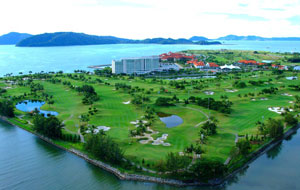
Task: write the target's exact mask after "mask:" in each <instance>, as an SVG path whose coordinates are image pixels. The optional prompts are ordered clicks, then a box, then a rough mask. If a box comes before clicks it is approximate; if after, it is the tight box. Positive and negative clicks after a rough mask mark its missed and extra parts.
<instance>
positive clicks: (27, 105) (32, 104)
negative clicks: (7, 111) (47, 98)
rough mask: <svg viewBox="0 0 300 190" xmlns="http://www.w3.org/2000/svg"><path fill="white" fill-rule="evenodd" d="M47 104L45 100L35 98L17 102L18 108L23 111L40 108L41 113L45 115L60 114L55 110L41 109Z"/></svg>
mask: <svg viewBox="0 0 300 190" xmlns="http://www.w3.org/2000/svg"><path fill="white" fill-rule="evenodd" d="M44 104H45V102H42V101H34V100H24V101H22V102H19V103H17V104H16V108H17V109H18V110H20V111H23V112H33V111H35V110H38V111H39V113H40V114H43V115H44V116H45V117H47V116H50V115H54V116H56V115H58V113H57V112H55V111H46V110H41V107H42V106H43V105H44Z"/></svg>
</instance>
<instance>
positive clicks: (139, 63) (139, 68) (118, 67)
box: [112, 56, 160, 74]
mask: <svg viewBox="0 0 300 190" xmlns="http://www.w3.org/2000/svg"><path fill="white" fill-rule="evenodd" d="M159 66H160V62H159V57H158V56H149V57H137V58H124V59H121V60H113V61H112V73H114V74H122V73H124V74H145V73H149V72H152V71H157V70H159Z"/></svg>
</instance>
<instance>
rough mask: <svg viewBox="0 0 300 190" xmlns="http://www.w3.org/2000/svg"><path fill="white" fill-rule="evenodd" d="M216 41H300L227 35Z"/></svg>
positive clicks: (292, 38) (287, 38)
mask: <svg viewBox="0 0 300 190" xmlns="http://www.w3.org/2000/svg"><path fill="white" fill-rule="evenodd" d="M216 40H248V41H300V37H271V38H264V37H260V36H237V35H227V36H224V37H220V38H217V39H216Z"/></svg>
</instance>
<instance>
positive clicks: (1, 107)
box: [0, 100, 15, 117]
mask: <svg viewBox="0 0 300 190" xmlns="http://www.w3.org/2000/svg"><path fill="white" fill-rule="evenodd" d="M0 114H1V115H3V116H6V117H14V116H15V114H14V105H13V102H12V101H8V100H3V101H0Z"/></svg>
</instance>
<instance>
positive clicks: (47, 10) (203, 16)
mask: <svg viewBox="0 0 300 190" xmlns="http://www.w3.org/2000/svg"><path fill="white" fill-rule="evenodd" d="M0 8H1V11H0V21H1V27H0V34H4V33H8V32H10V31H16V32H27V33H32V34H39V33H44V32H56V31H74V32H84V33H87V34H95V35H113V36H118V37H124V38H134V39H141V38H146V37H151V38H153V37H172V38H180V37H184V38H188V37H191V36H194V35H198V36H206V37H209V38H217V37H220V36H224V35H228V34H236V35H259V36H264V37H279V36H283V37H287V36H300V11H299V10H300V0H226V1H220V0H184V1H182V0H26V1H24V0H1V1H0Z"/></svg>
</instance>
